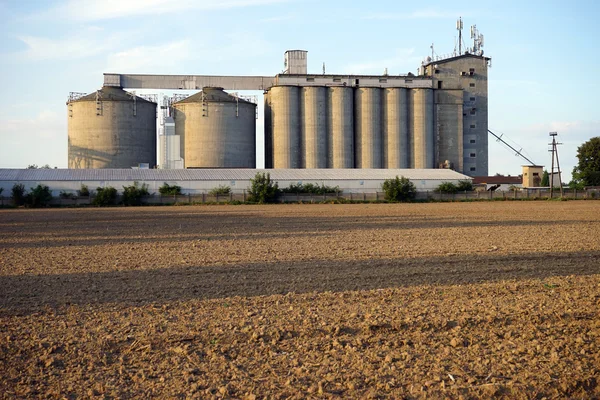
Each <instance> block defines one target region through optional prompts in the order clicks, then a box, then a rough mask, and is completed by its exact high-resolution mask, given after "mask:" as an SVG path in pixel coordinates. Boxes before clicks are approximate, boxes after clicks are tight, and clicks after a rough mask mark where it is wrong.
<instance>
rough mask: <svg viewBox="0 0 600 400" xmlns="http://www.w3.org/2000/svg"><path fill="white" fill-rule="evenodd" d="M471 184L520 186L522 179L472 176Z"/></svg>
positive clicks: (517, 177)
mask: <svg viewBox="0 0 600 400" xmlns="http://www.w3.org/2000/svg"><path fill="white" fill-rule="evenodd" d="M473 183H474V184H478V183H487V184H490V185H502V184H506V185H520V184H522V183H523V178H521V177H520V176H474V177H473Z"/></svg>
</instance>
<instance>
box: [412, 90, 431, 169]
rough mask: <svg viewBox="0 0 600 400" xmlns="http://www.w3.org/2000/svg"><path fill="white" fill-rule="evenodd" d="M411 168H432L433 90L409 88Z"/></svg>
mask: <svg viewBox="0 0 600 400" xmlns="http://www.w3.org/2000/svg"><path fill="white" fill-rule="evenodd" d="M410 127H411V134H412V135H411V136H412V162H411V168H418V169H419V168H433V167H434V147H435V141H434V137H433V132H434V129H433V90H432V89H411V90H410Z"/></svg>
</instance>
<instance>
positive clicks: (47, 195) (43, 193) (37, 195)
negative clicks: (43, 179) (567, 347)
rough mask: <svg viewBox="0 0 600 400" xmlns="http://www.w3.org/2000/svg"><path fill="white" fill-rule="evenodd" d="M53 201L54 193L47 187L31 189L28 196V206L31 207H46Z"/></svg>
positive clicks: (38, 186)
mask: <svg viewBox="0 0 600 400" xmlns="http://www.w3.org/2000/svg"><path fill="white" fill-rule="evenodd" d="M50 201H52V193H51V192H50V188H49V187H48V186H46V185H37V186H36V187H34V188H31V190H30V192H29V194H28V195H27V204H28V205H29V206H31V207H45V206H47V205H48V204H49V203H50Z"/></svg>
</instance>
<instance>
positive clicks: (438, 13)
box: [364, 8, 465, 21]
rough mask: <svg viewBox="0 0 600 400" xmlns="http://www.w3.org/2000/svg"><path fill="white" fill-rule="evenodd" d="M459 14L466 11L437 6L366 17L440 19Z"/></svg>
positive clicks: (456, 16) (463, 14)
mask: <svg viewBox="0 0 600 400" xmlns="http://www.w3.org/2000/svg"><path fill="white" fill-rule="evenodd" d="M459 16H463V17H464V16H465V13H464V12H458V11H445V10H439V9H437V8H425V9H422V10H415V11H412V12H403V13H390V12H382V13H371V14H367V15H366V16H365V17H364V19H376V20H385V21H397V20H407V19H439V18H458V17H459Z"/></svg>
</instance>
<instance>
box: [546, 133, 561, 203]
mask: <svg viewBox="0 0 600 400" xmlns="http://www.w3.org/2000/svg"><path fill="white" fill-rule="evenodd" d="M556 135H558V133H556V132H550V136H551V137H552V143H548V145H550V146H552V149H551V150H548V151H549V152H551V153H552V170H551V171H550V198H552V196H553V194H554V158H555V157H556V169H557V172H558V182H559V186H560V197H561V198H562V197H563V185H562V176H561V174H560V162H559V161H558V148H557V147H556V146H557V145H559V144H562V143H558V142H557V141H556Z"/></svg>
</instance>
